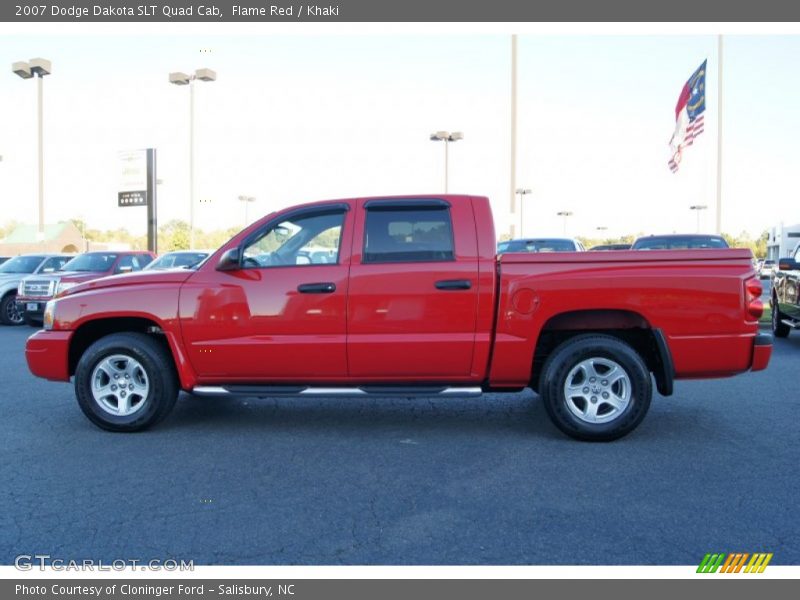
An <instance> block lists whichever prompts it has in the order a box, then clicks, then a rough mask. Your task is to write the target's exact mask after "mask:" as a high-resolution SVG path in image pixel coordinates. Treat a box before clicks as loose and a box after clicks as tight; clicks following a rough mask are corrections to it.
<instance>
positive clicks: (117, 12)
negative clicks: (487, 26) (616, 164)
mask: <svg viewBox="0 0 800 600" xmlns="http://www.w3.org/2000/svg"><path fill="white" fill-rule="evenodd" d="M0 21H5V22H82V21H102V22H123V23H127V22H136V21H139V22H150V23H156V22H161V23H163V22H203V23H222V22H242V23H244V22H251V23H252V22H304V21H305V22H330V23H345V22H464V23H469V22H600V23H609V22H786V21H800V3H797V2H787V1H786V0H760V1H759V2H742V1H738V0H737V1H726V2H723V1H722V0H714V1H710V0H670V1H669V2H643V1H642V0H558V1H552V0H550V1H548V0H491V1H488V0H482V1H477V0H396V1H394V2H385V1H379V0H333V2H331V3H326V4H323V3H319V4H317V3H305V2H303V3H301V2H293V1H291V0H216V1H215V0H207V1H205V0H200V1H190V2H187V1H186V0H178V1H175V2H166V1H164V0H139V1H138V2H137V0H49V1H48V0H44V1H39V2H37V1H36V0H10V1H9V2H2V3H0Z"/></svg>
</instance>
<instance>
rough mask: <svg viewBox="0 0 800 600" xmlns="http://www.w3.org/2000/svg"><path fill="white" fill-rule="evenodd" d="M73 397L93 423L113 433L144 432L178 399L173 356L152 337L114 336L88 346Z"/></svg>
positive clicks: (141, 335)
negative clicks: (143, 430) (75, 397)
mask: <svg viewBox="0 0 800 600" xmlns="http://www.w3.org/2000/svg"><path fill="white" fill-rule="evenodd" d="M75 395H76V396H77V398H78V404H79V405H80V407H81V410H82V411H83V413H84V414H85V415H86V416H87V417H88V418H89V420H90V421H91V422H92V423H94V424H95V425H97V426H98V427H102V428H103V429H108V430H109V431H140V430H142V429H146V428H147V427H150V426H152V425H155V424H156V423H158V422H159V421H160V420H161V419H163V418H164V417H166V416H167V415H168V414H169V412H170V411H171V410H172V407H173V406H174V405H175V401H176V400H177V398H178V381H177V377H176V375H175V369H174V368H173V362H172V357H171V356H170V354H169V352H168V351H167V350H166V348H165V347H164V346H163V344H161V343H159V342H158V341H157V340H155V339H153V338H152V337H151V336H148V335H145V334H142V333H115V334H112V335H109V336H106V337H104V338H101V339H100V340H98V341H96V342H95V343H94V344H92V345H91V346H89V348H88V349H87V350H86V352H84V353H83V356H81V359H80V361H79V362H78V367H77V369H76V370H75Z"/></svg>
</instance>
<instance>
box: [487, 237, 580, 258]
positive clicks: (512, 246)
mask: <svg viewBox="0 0 800 600" xmlns="http://www.w3.org/2000/svg"><path fill="white" fill-rule="evenodd" d="M584 250H585V248H584V247H583V245H582V244H581V243H580V242H579V241H578V240H573V239H572V238H524V239H519V240H507V241H505V242H500V243H499V244H497V253H498V254H505V253H507V252H583V251H584Z"/></svg>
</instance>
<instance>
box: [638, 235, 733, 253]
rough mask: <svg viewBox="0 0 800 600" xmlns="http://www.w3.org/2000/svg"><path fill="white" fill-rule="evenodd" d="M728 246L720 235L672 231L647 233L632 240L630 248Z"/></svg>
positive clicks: (698, 248)
mask: <svg viewBox="0 0 800 600" xmlns="http://www.w3.org/2000/svg"><path fill="white" fill-rule="evenodd" d="M720 248H730V246H728V242H726V241H725V238H724V237H722V236H721V235H706V234H701V233H673V234H670V235H649V236H647V237H640V238H639V239H638V240H636V241H635V242H633V246H631V250H703V249H715V250H718V249H720Z"/></svg>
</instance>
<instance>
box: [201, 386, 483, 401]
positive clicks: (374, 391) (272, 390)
mask: <svg viewBox="0 0 800 600" xmlns="http://www.w3.org/2000/svg"><path fill="white" fill-rule="evenodd" d="M192 393H193V394H195V395H197V396H249V397H256V398H275V397H298V396H306V397H310V396H313V397H321V396H333V397H339V398H343V397H353V396H358V397H369V396H372V397H386V396H436V397H447V398H474V397H477V396H480V395H481V394H483V390H482V389H481V388H479V387H441V386H440V387H434V386H425V387H423V386H386V385H365V386H361V387H349V388H345V387H308V386H292V385H266V386H261V385H224V386H205V385H200V386H197V387H195V388H194V389H193V390H192Z"/></svg>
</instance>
